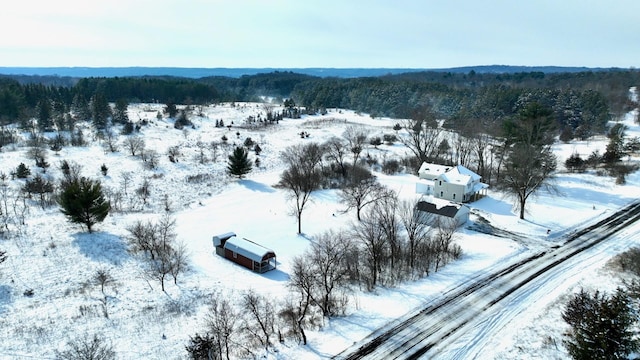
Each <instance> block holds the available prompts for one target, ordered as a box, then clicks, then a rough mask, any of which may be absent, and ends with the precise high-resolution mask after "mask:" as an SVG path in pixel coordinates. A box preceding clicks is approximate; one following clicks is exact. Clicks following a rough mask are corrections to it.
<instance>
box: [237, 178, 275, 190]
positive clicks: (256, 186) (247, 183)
mask: <svg viewBox="0 0 640 360" xmlns="http://www.w3.org/2000/svg"><path fill="white" fill-rule="evenodd" d="M238 183H239V184H240V185H243V186H244V187H246V188H247V189H249V190H252V191H260V192H267V193H271V192H275V191H276V190H275V189H274V188H272V187H271V186H268V185H265V184H263V183H259V182H256V181H253V180H247V179H244V180H240V181H238Z"/></svg>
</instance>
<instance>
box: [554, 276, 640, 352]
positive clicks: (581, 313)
mask: <svg viewBox="0 0 640 360" xmlns="http://www.w3.org/2000/svg"><path fill="white" fill-rule="evenodd" d="M562 318H563V319H564V321H566V322H567V324H569V326H570V328H569V330H568V331H567V332H566V333H565V339H564V345H565V346H566V348H567V350H568V352H569V355H570V356H571V357H572V358H573V359H576V360H578V359H589V360H600V359H602V360H610V359H627V356H628V355H629V354H631V353H633V352H634V351H637V350H638V349H639V345H640V343H639V341H638V339H637V337H636V332H635V330H634V327H635V316H634V313H633V307H632V306H631V300H630V298H629V296H628V294H627V293H626V292H625V291H624V290H622V289H620V288H619V289H618V290H617V291H616V292H615V293H614V294H613V295H611V296H609V295H607V294H603V293H601V292H599V291H596V292H595V293H594V294H591V293H589V292H587V291H585V290H581V291H580V292H579V293H578V294H575V295H574V296H573V298H571V300H570V301H569V303H568V304H567V306H566V309H565V311H564V312H563V313H562Z"/></svg>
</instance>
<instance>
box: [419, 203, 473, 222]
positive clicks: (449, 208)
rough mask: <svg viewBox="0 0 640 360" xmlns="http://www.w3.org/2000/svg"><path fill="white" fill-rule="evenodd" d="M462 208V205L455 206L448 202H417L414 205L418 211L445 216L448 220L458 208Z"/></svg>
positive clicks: (454, 214)
mask: <svg viewBox="0 0 640 360" xmlns="http://www.w3.org/2000/svg"><path fill="white" fill-rule="evenodd" d="M434 200H435V199H434ZM463 206H464V205H462V204H456V203H452V202H448V201H434V202H428V201H418V203H417V204H416V208H417V209H418V210H420V211H424V212H428V213H431V214H436V215H441V216H446V217H449V218H454V217H455V216H456V214H457V213H458V211H459V210H460V208H461V207H463Z"/></svg>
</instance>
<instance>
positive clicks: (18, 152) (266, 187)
mask: <svg viewBox="0 0 640 360" xmlns="http://www.w3.org/2000/svg"><path fill="white" fill-rule="evenodd" d="M161 108H162V106H161V105H157V104H138V105H131V106H130V117H131V118H132V119H133V120H138V119H148V121H149V125H148V126H145V127H143V128H142V134H143V137H144V140H145V142H146V147H147V149H155V150H156V151H157V152H158V154H160V157H159V159H160V160H159V167H158V168H157V169H155V170H150V169H147V168H145V166H144V164H143V162H142V161H141V160H140V159H139V157H134V156H131V155H130V154H128V153H127V151H126V150H125V149H124V148H122V147H121V149H120V151H119V152H115V153H111V152H108V151H105V149H104V147H103V146H101V145H100V144H98V143H97V142H96V143H94V144H93V145H90V146H87V147H65V148H64V149H63V150H62V151H60V153H59V154H54V153H53V152H50V154H49V157H48V161H49V163H50V164H51V167H50V168H49V170H48V171H47V175H48V176H53V177H56V178H59V177H60V170H59V169H58V165H59V163H60V161H61V160H62V159H66V160H70V161H75V162H76V163H78V164H81V165H82V167H83V168H82V174H83V175H85V176H90V177H92V178H96V179H100V180H101V181H102V184H103V186H104V187H105V188H107V189H110V190H111V191H117V190H121V191H122V190H123V184H124V183H125V182H127V181H124V179H126V178H128V179H130V180H128V190H127V193H126V195H124V196H123V200H122V205H121V207H122V209H123V211H122V212H115V213H112V214H110V215H109V216H108V217H107V218H106V219H105V221H104V222H103V223H101V224H98V225H97V226H96V232H95V233H93V234H87V233H85V232H83V231H82V230H81V229H80V228H79V227H78V226H77V225H73V224H70V223H68V222H67V220H66V219H65V217H64V216H63V215H62V214H61V213H60V212H59V210H58V209H57V207H55V206H54V207H51V208H47V209H44V210H42V209H40V208H38V207H35V206H34V207H30V208H29V213H28V214H27V215H26V225H25V226H23V227H21V228H20V229H19V230H20V232H21V233H20V234H18V235H16V236H14V237H13V238H11V239H8V240H0V249H2V250H5V251H7V254H8V256H9V257H8V259H7V260H6V261H5V263H3V264H1V265H0V358H2V359H30V358H39V359H47V358H53V357H54V350H56V349H64V347H65V345H66V343H67V341H69V340H71V339H74V338H76V337H78V336H90V335H92V334H94V333H99V334H102V335H103V336H104V337H105V338H106V339H108V340H109V341H110V342H111V343H112V344H113V345H114V348H115V349H116V350H117V354H118V356H119V358H122V359H180V358H186V352H185V350H184V346H185V344H186V343H187V341H188V339H189V336H192V335H194V334H195V333H196V332H200V333H201V332H202V331H203V329H204V315H205V313H206V311H207V299H208V298H209V297H210V296H211V294H213V293H216V292H222V293H223V294H225V295H226V296H229V297H231V298H237V297H238V296H239V295H240V294H241V293H242V292H243V291H245V290H254V291H259V292H261V293H263V294H266V295H269V296H272V297H274V298H284V296H285V294H286V291H287V289H286V280H287V278H288V273H289V271H290V265H291V264H290V262H291V259H292V258H293V257H294V256H296V255H298V254H301V253H302V252H304V251H305V249H306V248H307V247H308V246H309V243H310V239H313V237H314V236H316V235H318V234H320V233H322V232H324V231H326V230H329V229H338V228H343V227H347V226H349V225H350V224H351V223H352V222H353V221H354V220H355V215H354V214H353V213H352V212H350V213H346V214H345V213H342V212H341V211H340V210H342V206H341V205H340V204H339V202H338V198H337V193H336V191H333V190H322V191H318V192H316V193H314V195H313V197H312V198H313V202H312V203H311V204H310V205H309V207H308V209H305V211H304V213H303V219H302V229H303V232H304V236H300V235H297V234H296V230H297V227H296V220H295V218H294V217H292V216H290V215H289V206H290V202H289V201H288V199H287V196H286V193H285V192H283V190H281V189H277V188H275V187H274V184H276V183H277V182H278V180H279V176H280V173H281V171H282V165H281V162H280V160H279V155H280V153H281V151H282V150H283V149H285V148H286V147H287V146H289V145H292V144H295V143H299V142H308V141H316V142H323V141H325V140H326V139H328V138H329V137H331V136H334V135H335V136H340V135H341V134H342V132H343V131H344V129H345V127H346V126H349V125H354V124H361V125H365V126H370V127H371V128H372V130H371V131H372V133H371V135H374V134H378V135H379V136H382V134H385V133H387V134H391V133H394V131H393V130H392V127H393V125H394V124H395V123H396V122H398V120H394V119H386V118H376V119H372V118H371V117H369V116H368V115H366V114H357V113H354V112H352V111H348V110H336V109H334V110H330V111H329V113H328V114H326V115H324V116H310V117H304V118H303V119H298V120H290V119H287V120H283V121H281V122H280V124H278V125H274V126H270V127H265V128H262V127H257V128H246V127H244V126H243V124H244V122H245V119H246V118H247V117H248V116H257V115H258V114H262V116H264V106H263V105H261V104H235V105H234V106H232V105H231V104H222V105H217V106H209V107H205V108H203V113H204V115H205V116H204V117H192V120H193V121H194V124H195V128H187V129H185V130H182V131H180V130H176V129H174V128H173V124H172V122H171V121H170V120H167V119H161V120H158V119H156V113H157V111H159V110H161ZM219 119H222V120H223V121H224V123H225V125H229V124H232V122H233V126H232V127H231V128H227V127H222V128H219V127H218V128H216V127H215V126H214V125H215V121H216V120H219ZM623 121H624V123H625V124H626V125H627V126H628V127H629V129H628V131H627V134H628V136H629V137H632V136H637V135H638V134H640V128H639V127H638V125H636V124H635V123H634V122H633V115H632V114H629V116H627V117H626V118H625V119H623ZM301 131H306V132H308V133H309V134H310V136H309V137H308V138H304V139H303V138H302V137H301V136H300V135H299V133H300V132H301ZM223 135H225V136H226V137H227V138H228V140H227V141H228V143H230V144H234V143H237V144H241V143H242V142H244V140H245V139H246V138H247V137H251V138H252V139H253V140H254V141H256V142H257V143H258V144H259V145H260V147H261V148H262V150H263V151H262V153H261V154H260V160H261V166H260V168H257V169H254V171H253V172H252V173H250V174H249V175H248V176H247V177H246V178H245V179H243V180H235V179H233V178H230V177H228V176H227V175H226V174H225V171H224V169H225V168H226V159H227V155H228V154H229V151H230V149H232V146H229V147H228V148H220V149H218V150H217V151H213V150H211V146H209V144H210V143H211V142H212V141H218V142H219V141H220V139H221V137H222V136H223ZM173 145H178V146H179V148H180V152H181V155H180V156H179V157H178V160H179V161H178V162H175V163H174V162H170V161H169V159H168V157H167V155H166V152H167V149H168V148H169V147H170V146H173ZM605 145H606V138H602V139H591V140H589V141H585V142H572V143H570V144H558V145H556V147H555V151H556V153H557V155H558V159H559V161H558V163H559V164H560V167H561V168H562V164H563V163H564V160H565V159H566V158H567V157H568V156H569V155H570V154H571V153H573V152H575V151H577V152H579V153H580V154H581V155H583V156H584V157H586V156H588V154H590V153H591V152H592V151H594V150H599V151H600V152H601V153H602V152H604V148H605ZM201 149H202V151H201ZM27 154H28V148H27V147H8V148H3V149H2V152H1V153H0V164H2V165H0V171H2V172H5V173H9V172H10V171H12V170H13V169H15V167H16V166H17V165H18V164H19V163H20V162H24V163H25V164H27V165H30V166H31V165H32V164H33V161H32V160H31V159H29V158H28V157H27V156H28V155H27ZM405 154H408V150H407V149H406V148H404V147H403V146H401V145H398V144H395V145H381V146H379V149H374V148H373V147H372V148H369V149H366V150H365V152H364V154H363V155H365V156H366V155H369V156H371V157H375V158H378V159H380V161H382V159H383V158H385V157H390V156H394V155H405ZM203 155H204V156H205V157H206V158H207V160H208V161H200V159H201V158H202V156H203ZM251 156H252V157H255V155H253V154H252V155H251ZM102 164H105V165H106V166H107V167H108V169H109V170H108V174H107V175H106V176H103V175H102V174H101V172H100V167H101V165H102ZM31 168H32V171H33V172H34V173H35V172H36V168H35V167H34V166H31ZM376 175H378V178H379V180H380V181H381V182H382V183H383V184H385V185H387V186H389V187H391V188H393V189H395V190H397V191H398V192H399V194H400V196H401V197H402V198H406V199H414V198H415V197H416V194H415V182H416V176H414V175H411V174H403V175H393V176H388V175H383V174H380V173H377V174H376ZM145 179H146V180H147V181H148V182H149V183H150V185H151V187H150V190H151V196H150V199H149V201H148V203H147V204H146V205H143V204H142V200H141V199H140V198H139V197H138V196H137V195H135V191H134V190H135V189H136V188H138V187H139V186H140V185H141V184H142V182H143V181H144V180H145ZM18 182H19V180H14V181H12V186H18V185H19V183H18ZM556 189H557V190H558V192H556V193H547V192H541V193H540V194H538V195H537V196H536V197H534V198H532V199H531V200H530V201H529V202H528V203H527V204H528V205H527V214H526V220H519V219H518V216H517V214H516V213H515V211H514V207H513V202H512V200H511V199H509V198H506V197H504V196H503V194H501V193H499V192H496V191H494V190H492V189H490V190H489V192H488V195H489V196H488V197H486V198H483V199H482V200H480V201H477V202H474V203H472V204H470V205H471V206H472V208H473V213H474V215H472V217H471V220H470V224H471V223H473V221H475V220H477V219H478V217H477V216H482V217H483V218H485V219H487V220H488V221H490V222H491V224H493V225H494V226H496V227H499V228H503V229H508V230H509V231H511V232H513V233H517V234H520V235H522V236H519V237H518V239H517V240H513V239H509V238H505V237H495V236H490V235H486V234H482V233H478V232H474V231H472V230H470V229H467V228H463V229H461V230H460V232H459V233H458V235H457V243H458V244H459V245H460V246H461V247H462V249H463V251H464V255H463V257H462V259H460V260H458V261H455V262H453V263H451V264H449V265H447V266H446V267H445V268H443V269H442V270H441V271H439V272H437V273H434V274H432V275H430V276H429V277H427V278H424V279H421V280H419V281H415V282H411V283H406V284H402V285H399V286H397V287H394V288H377V289H376V290H375V291H374V292H371V293H364V292H358V293H356V294H354V296H353V298H352V300H351V301H350V304H349V308H348V311H347V316H345V317H340V318H334V319H330V320H326V321H325V323H324V326H323V327H322V328H320V329H315V330H310V331H309V332H308V336H309V339H308V340H309V343H308V345H307V346H300V345H298V344H297V343H295V342H292V341H287V342H285V343H284V344H278V345H277V346H276V351H273V352H270V353H269V354H266V358H268V359H310V360H315V359H327V358H330V357H331V356H333V355H335V354H337V353H339V352H340V351H342V350H343V349H345V348H346V347H348V346H349V345H351V344H352V343H353V342H355V341H358V340H360V339H362V338H363V337H365V336H366V335H368V334H369V333H370V332H371V331H373V330H375V329H376V328H377V327H379V326H381V325H383V324H385V323H387V322H389V321H391V320H393V319H394V318H396V317H399V316H401V315H403V314H405V313H407V312H408V311H410V310H412V309H414V308H416V307H418V306H421V305H422V304H424V303H425V302H428V301H430V300H432V299H434V298H436V297H438V296H439V294H441V293H443V292H445V291H446V290H447V289H449V288H451V287H454V286H456V285H458V284H460V283H461V282H464V281H465V279H468V278H471V277H473V276H475V275H477V274H480V273H482V272H485V271H487V270H488V269H490V268H492V267H496V266H499V265H500V264H504V263H505V262H507V261H511V260H514V259H516V258H519V257H522V256H525V255H526V254H527V252H529V251H531V250H535V249H536V248H541V247H546V246H549V245H552V244H554V243H559V242H561V241H562V239H563V236H564V235H565V234H568V233H570V232H571V231H572V230H573V229H574V228H575V227H577V226H581V225H584V224H586V223H589V222H592V221H595V220H596V219H598V218H600V217H603V216H606V215H607V214H608V213H610V212H611V211H612V210H614V209H617V208H620V207H622V206H624V205H625V204H627V203H629V202H630V201H632V200H634V199H636V198H638V196H640V175H639V174H637V173H636V174H632V175H630V176H629V177H628V178H627V183H626V184H625V185H616V184H615V180H614V179H612V178H610V177H597V176H595V175H591V174H569V173H566V172H563V171H560V172H559V173H558V174H557V177H556ZM165 207H168V208H169V209H170V210H171V213H172V216H174V217H175V219H176V223H177V229H176V230H177V233H178V239H179V240H180V241H182V242H183V243H184V244H185V245H186V247H187V249H188V251H189V255H190V262H191V269H190V271H189V272H188V273H187V274H185V275H183V276H181V277H180V278H179V279H178V283H177V285H174V284H173V283H172V281H168V282H167V284H166V292H164V293H163V292H162V291H161V290H160V286H159V283H158V282H157V281H155V280H149V279H148V277H146V276H145V275H144V270H143V267H142V265H141V262H140V261H139V260H138V258H137V257H136V256H135V255H132V254H130V253H129V252H128V251H127V246H126V240H125V236H127V235H128V232H127V230H126V227H127V226H129V225H131V224H132V223H133V222H134V221H136V220H138V219H153V220H157V219H158V218H159V217H160V216H162V215H163V213H164V212H165V211H164V209H165ZM547 230H550V234H547ZM229 231H233V232H235V233H236V234H238V235H239V236H241V237H246V238H248V239H251V240H254V241H256V242H259V243H260V244H262V245H264V246H266V247H268V248H271V249H273V250H274V251H275V253H276V254H277V260H278V266H277V269H276V270H274V271H270V272H267V273H265V274H256V273H252V272H251V271H248V270H246V269H244V268H242V267H240V266H238V265H236V264H234V263H232V262H230V261H228V260H225V259H223V258H221V257H219V256H216V255H215V253H214V249H213V247H212V242H211V237H212V236H213V235H216V234H220V233H225V232H229ZM616 238H619V241H617V242H616V246H609V247H606V248H604V249H601V250H594V253H593V256H592V257H591V261H589V262H588V263H586V264H580V265H576V266H575V267H574V268H573V271H571V275H570V276H569V277H568V278H567V279H564V280H563V281H560V282H557V281H556V282H554V286H553V289H552V291H551V290H550V291H549V292H548V293H547V294H546V296H541V297H540V298H539V299H538V301H535V302H532V303H528V304H526V311H524V312H522V313H520V314H518V315H517V316H516V317H515V318H514V319H513V320H512V321H510V322H508V323H504V324H500V326H497V327H496V328H495V331H494V333H492V334H490V335H489V338H488V339H486V341H485V345H484V347H483V349H482V351H481V352H479V354H481V355H478V358H482V359H497V358H500V359H524V358H530V359H536V358H558V359H563V358H566V353H565V351H564V349H563V348H562V344H561V342H560V340H561V333H562V331H563V329H564V328H563V326H564V324H563V322H562V320H561V318H560V312H561V310H562V307H563V302H564V300H565V299H566V298H567V297H568V296H569V294H571V293H572V292H573V291H575V290H577V289H579V287H581V286H584V287H589V288H599V289H603V290H609V289H611V288H613V287H615V285H616V284H617V280H615V279H614V280H612V275H611V274H610V273H609V271H608V270H607V269H606V268H605V267H604V264H605V263H606V261H607V260H608V259H610V258H611V256H613V255H614V254H616V253H618V252H621V251H624V250H625V249H626V248H628V247H630V246H633V245H639V244H640V238H637V237H636V236H635V235H634V233H624V234H619V235H616ZM97 269H107V270H108V271H109V272H110V274H111V275H112V277H113V278H114V279H115V282H114V283H113V284H111V285H107V287H106V289H105V292H106V294H107V295H108V304H109V305H108V315H109V317H108V318H105V317H104V316H103V313H102V310H101V305H100V300H101V299H102V298H103V296H102V294H101V292H100V288H99V286H96V285H94V284H92V283H91V278H92V277H93V275H94V274H95V272H96V270H97ZM578 270H579V271H578ZM29 289H32V290H33V295H32V296H25V295H24V293H25V291H26V290H29ZM554 341H555V342H554ZM476 351H477V349H476Z"/></svg>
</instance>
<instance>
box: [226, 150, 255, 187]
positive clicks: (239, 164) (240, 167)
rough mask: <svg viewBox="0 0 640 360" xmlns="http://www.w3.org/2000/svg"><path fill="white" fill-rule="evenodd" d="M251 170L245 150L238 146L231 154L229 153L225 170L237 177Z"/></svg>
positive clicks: (240, 177)
mask: <svg viewBox="0 0 640 360" xmlns="http://www.w3.org/2000/svg"><path fill="white" fill-rule="evenodd" d="M250 171H251V161H249V158H248V153H247V151H246V150H245V149H244V148H243V147H240V146H237V147H236V148H235V149H234V150H233V154H231V155H229V162H228V165H227V172H228V173H229V174H230V175H235V176H237V177H238V178H239V179H242V177H243V176H244V175H246V174H248V173H249V172H250Z"/></svg>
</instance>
